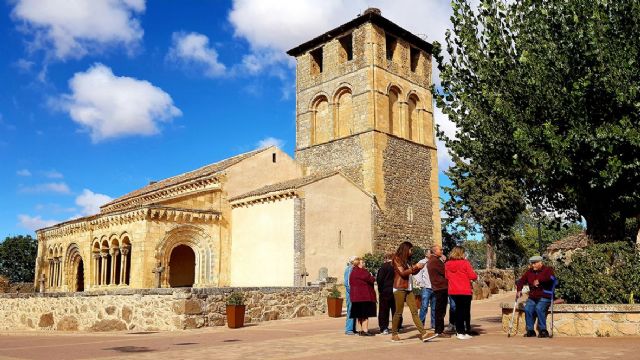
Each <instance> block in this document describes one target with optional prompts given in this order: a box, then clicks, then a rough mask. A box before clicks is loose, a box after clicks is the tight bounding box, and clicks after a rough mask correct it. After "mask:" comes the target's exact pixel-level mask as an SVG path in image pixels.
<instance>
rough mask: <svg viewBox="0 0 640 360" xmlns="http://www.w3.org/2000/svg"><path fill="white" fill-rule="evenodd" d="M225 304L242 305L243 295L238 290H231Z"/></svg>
mask: <svg viewBox="0 0 640 360" xmlns="http://www.w3.org/2000/svg"><path fill="white" fill-rule="evenodd" d="M227 305H244V295H243V294H242V293H241V292H238V291H234V292H232V293H231V294H230V295H229V297H228V298H227Z"/></svg>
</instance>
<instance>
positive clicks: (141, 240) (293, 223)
mask: <svg viewBox="0 0 640 360" xmlns="http://www.w3.org/2000/svg"><path fill="white" fill-rule="evenodd" d="M431 49H432V47H431V44H429V43H428V42H426V41H425V40H423V39H422V38H420V37H418V36H416V35H414V34H412V33H410V32H408V31H407V30H404V29H403V28H401V27H399V26H398V25H396V24H394V23H393V22H391V21H389V20H388V19H386V18H384V17H383V16H382V15H381V14H380V11H379V10H377V9H369V10H367V11H366V12H365V13H364V14H362V15H360V16H358V17H357V18H355V19H353V20H352V21H350V22H348V23H346V24H343V25H342V26H339V27H337V28H335V29H333V30H331V31H328V32H326V33H324V34H322V35H320V36H318V37H316V38H314V39H312V40H310V41H307V42H306V43H304V44H301V45H299V46H298V47H296V48H294V49H291V50H290V51H288V54H289V55H291V56H293V57H295V58H296V61H297V68H296V88H297V90H296V93H297V96H296V114H297V120H296V124H297V129H296V150H295V159H293V158H291V157H290V156H289V155H287V154H286V153H285V152H283V151H281V150H280V149H278V148H276V147H269V148H264V149H259V150H255V151H252V152H249V153H245V154H240V155H237V156H234V157H232V158H229V159H225V160H222V161H219V162H216V163H214V164H210V165H207V166H204V167H202V168H199V169H197V170H194V171H191V172H187V173H184V174H180V175H177V176H174V177H170V178H167V179H165V180H161V181H157V182H152V183H150V184H148V185H147V186H144V187H142V188H140V189H137V190H135V191H132V192H130V193H128V194H126V195H124V196H121V197H119V198H117V199H115V200H113V201H111V202H109V203H107V204H105V205H103V206H102V207H101V208H100V213H99V214H96V215H92V216H87V217H83V218H79V219H74V220H70V221H67V222H63V223H60V224H57V225H54V226H51V227H48V228H45V229H41V230H38V231H37V237H38V257H37V261H36V285H37V286H39V285H40V284H41V283H42V284H44V288H45V290H46V291H51V292H58V291H60V292H62V291H92V290H101V289H113V288H121V287H131V288H153V287H158V286H159V287H185V286H187V287H189V286H193V287H223V286H303V285H306V284H307V283H309V282H314V281H317V280H320V279H322V278H324V277H327V276H332V277H337V278H339V279H340V278H341V276H342V272H343V269H344V265H345V260H346V259H347V258H348V257H349V256H350V255H362V254H364V253H367V252H372V251H392V250H394V249H395V247H396V246H397V245H398V244H399V243H400V242H402V241H404V240H410V241H412V242H413V243H414V244H417V245H421V246H428V245H430V244H432V243H434V242H435V243H439V242H440V241H441V239H440V212H439V207H438V205H439V200H438V169H437V154H436V145H435V136H434V121H433V105H432V97H431V92H430V86H431Z"/></svg>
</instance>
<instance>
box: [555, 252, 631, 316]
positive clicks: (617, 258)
mask: <svg viewBox="0 0 640 360" xmlns="http://www.w3.org/2000/svg"><path fill="white" fill-rule="evenodd" d="M554 266H555V272H556V276H557V277H558V280H559V284H558V289H557V296H560V297H562V298H563V299H565V300H566V301H567V302H569V303H574V304H623V303H633V302H637V301H640V296H639V295H640V272H639V271H638V269H640V254H639V253H638V251H637V249H636V248H635V247H634V246H633V245H631V244H630V243H628V242H616V243H605V244H597V245H592V246H590V247H588V248H585V249H583V250H580V251H576V252H575V253H574V254H573V256H572V257H571V262H570V263H569V264H566V265H565V264H564V263H562V262H557V263H556V264H554Z"/></svg>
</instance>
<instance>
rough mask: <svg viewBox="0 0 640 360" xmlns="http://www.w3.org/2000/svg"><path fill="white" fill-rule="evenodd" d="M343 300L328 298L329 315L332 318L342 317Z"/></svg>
mask: <svg viewBox="0 0 640 360" xmlns="http://www.w3.org/2000/svg"><path fill="white" fill-rule="evenodd" d="M342 300H344V299H342V298H331V297H328V298H327V313H328V314H329V316H330V317H341V316H342Z"/></svg>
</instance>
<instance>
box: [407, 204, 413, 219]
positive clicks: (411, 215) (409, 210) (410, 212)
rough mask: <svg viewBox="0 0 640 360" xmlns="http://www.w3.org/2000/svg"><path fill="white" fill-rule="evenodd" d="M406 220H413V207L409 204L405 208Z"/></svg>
mask: <svg viewBox="0 0 640 360" xmlns="http://www.w3.org/2000/svg"><path fill="white" fill-rule="evenodd" d="M407 221H408V222H413V207H411V206H409V207H408V208H407Z"/></svg>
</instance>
